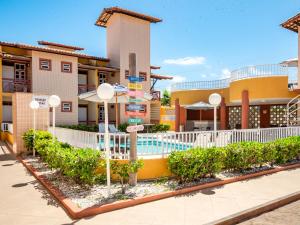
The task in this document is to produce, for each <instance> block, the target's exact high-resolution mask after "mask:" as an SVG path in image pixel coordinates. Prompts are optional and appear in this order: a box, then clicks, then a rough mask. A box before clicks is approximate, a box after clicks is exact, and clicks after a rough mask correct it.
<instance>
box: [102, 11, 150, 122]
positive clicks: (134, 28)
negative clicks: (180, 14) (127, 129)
mask: <svg viewBox="0 0 300 225" xmlns="http://www.w3.org/2000/svg"><path fill="white" fill-rule="evenodd" d="M129 53H136V59H137V61H136V65H137V68H136V69H137V70H136V72H137V74H138V73H139V72H146V73H147V81H146V82H143V83H142V84H143V87H144V91H145V92H147V93H149V92H150V86H151V82H150V23H149V22H148V21H144V20H140V19H137V18H133V17H130V16H127V15H122V14H118V13H114V14H113V15H112V17H111V18H110V20H109V22H108V24H107V55H108V58H109V59H110V60H111V61H110V64H111V65H112V66H116V67H120V83H121V84H124V85H127V84H128V80H126V79H125V70H128V69H129ZM120 108H121V109H120V115H121V118H120V120H121V122H126V121H127V119H128V118H126V117H125V116H124V115H125V106H124V104H122V105H121V107H120ZM144 121H145V122H146V123H149V122H150V103H147V114H146V117H145V118H144Z"/></svg>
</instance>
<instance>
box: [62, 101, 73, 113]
mask: <svg viewBox="0 0 300 225" xmlns="http://www.w3.org/2000/svg"><path fill="white" fill-rule="evenodd" d="M61 111H62V112H72V102H61Z"/></svg>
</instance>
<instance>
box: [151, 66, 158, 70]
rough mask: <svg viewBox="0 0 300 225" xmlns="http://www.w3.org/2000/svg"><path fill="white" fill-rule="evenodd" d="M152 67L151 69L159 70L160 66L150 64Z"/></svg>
mask: <svg viewBox="0 0 300 225" xmlns="http://www.w3.org/2000/svg"><path fill="white" fill-rule="evenodd" d="M150 69H151V70H159V69H160V66H150Z"/></svg>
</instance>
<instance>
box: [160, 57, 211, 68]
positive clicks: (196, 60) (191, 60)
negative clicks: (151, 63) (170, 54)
mask: <svg viewBox="0 0 300 225" xmlns="http://www.w3.org/2000/svg"><path fill="white" fill-rule="evenodd" d="M164 63H165V64H174V65H180V66H190V65H202V64H204V63H205V57H202V56H195V57H184V58H178V59H165V60H164Z"/></svg>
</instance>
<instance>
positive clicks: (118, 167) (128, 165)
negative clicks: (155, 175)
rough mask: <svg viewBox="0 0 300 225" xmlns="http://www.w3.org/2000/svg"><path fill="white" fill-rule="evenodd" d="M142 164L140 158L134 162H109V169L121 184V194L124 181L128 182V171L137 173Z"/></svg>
mask: <svg viewBox="0 0 300 225" xmlns="http://www.w3.org/2000/svg"><path fill="white" fill-rule="evenodd" d="M143 166H144V163H143V161H142V160H136V161H135V162H130V161H129V162H121V163H120V162H118V161H112V162H111V170H112V173H113V174H116V175H117V176H118V177H119V179H120V183H121V186H122V194H125V183H127V182H128V179H129V174H130V173H137V172H138V170H139V169H140V168H142V167H143Z"/></svg>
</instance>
